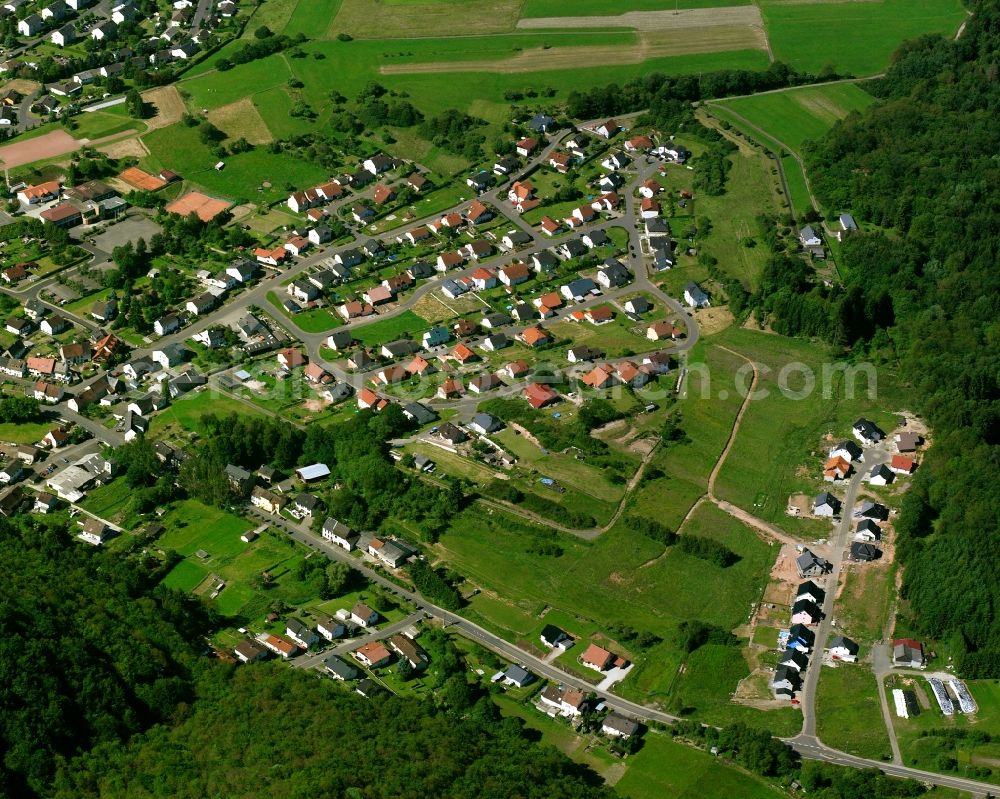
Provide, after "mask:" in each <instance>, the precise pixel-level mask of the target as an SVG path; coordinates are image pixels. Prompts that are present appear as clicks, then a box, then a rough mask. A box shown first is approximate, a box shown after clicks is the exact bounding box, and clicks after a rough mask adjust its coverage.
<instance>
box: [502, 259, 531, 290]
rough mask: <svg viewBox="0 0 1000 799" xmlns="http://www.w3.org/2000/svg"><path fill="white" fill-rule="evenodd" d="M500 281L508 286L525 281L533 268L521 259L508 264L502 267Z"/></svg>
mask: <svg viewBox="0 0 1000 799" xmlns="http://www.w3.org/2000/svg"><path fill="white" fill-rule="evenodd" d="M499 277H500V282H501V283H503V284H504V285H505V286H507V287H508V288H511V287H512V286H517V285H519V284H521V283H524V282H526V281H527V280H528V278H529V277H531V270H530V269H528V265H527V264H525V263H521V262H520V261H518V262H515V263H512V264H507V265H506V266H504V267H502V268H501V269H500V275H499Z"/></svg>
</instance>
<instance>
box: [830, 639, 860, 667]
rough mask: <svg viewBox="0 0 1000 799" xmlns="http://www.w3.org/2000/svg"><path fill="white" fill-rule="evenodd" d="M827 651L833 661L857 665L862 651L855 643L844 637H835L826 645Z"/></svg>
mask: <svg viewBox="0 0 1000 799" xmlns="http://www.w3.org/2000/svg"><path fill="white" fill-rule="evenodd" d="M826 651H827V653H828V654H829V655H830V659H831V660H842V661H844V662H846V663H855V662H857V659H858V652H860V651H861V647H859V646H858V645H857V644H856V643H855V642H854V641H852V640H851V639H850V638H847V637H845V636H843V635H835V636H834V637H833V638H831V639H830V641H829V643H827V645H826Z"/></svg>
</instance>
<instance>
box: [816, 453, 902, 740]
mask: <svg viewBox="0 0 1000 799" xmlns="http://www.w3.org/2000/svg"><path fill="white" fill-rule="evenodd" d="M889 457H890V456H889V453H888V452H887V450H886V449H885V446H884V445H880V446H877V447H871V448H868V449H866V450H865V452H864V461H863V463H862V464H855V472H854V474H853V475H852V476H851V479H850V482H849V483H848V485H847V494H846V496H845V497H844V504H843V507H842V508H841V517H840V522H839V524H838V527H837V532H836V534H835V535H834V536H833V538H832V539H831V541H830V557H829V560H830V565H831V570H830V573H829V574H828V575H827V577H826V581H825V583H824V585H823V588H824V590H825V591H826V598H825V599H824V600H823V608H822V610H823V618H822V620H821V621H820V623H819V625H818V626H817V627H816V641H815V644H814V646H813V650H812V652H813V653H812V657H811V659H810V665H809V668H808V669H806V677H805V680H804V682H803V685H802V690H801V691H800V692H799V701H800V703H801V707H802V733H801V736H802V737H804V738H809V739H811V738H815V737H816V689H817V686H818V684H819V679H820V676H821V674H822V670H821V668H820V667H821V661H822V655H823V651H824V650H825V649H826V642H827V639H828V638H829V636H830V631H831V630H832V629H833V621H834V613H833V606H834V600H835V599H836V596H837V584H838V582H839V580H840V570H841V568H842V567H843V565H844V551H845V550H846V549H847V548H848V547H849V546H850V543H851V524H852V522H853V517H852V512H853V510H854V503H855V502H856V501H857V498H858V491H859V490H860V489H861V483H862V480H863V479H864V476H865V474H866V473H867V472H869V471H870V470H871V468H872V467H873V466H875V465H877V464H879V463H886V462H888V460H889Z"/></svg>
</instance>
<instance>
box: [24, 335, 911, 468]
mask: <svg viewBox="0 0 1000 799" xmlns="http://www.w3.org/2000/svg"><path fill="white" fill-rule="evenodd" d="M43 324H44V323H43ZM916 468H917V464H916V461H914V460H913V459H912V458H907V457H906V456H905V455H893V456H892V460H890V461H889V470H890V471H891V472H892V473H893V474H913V472H914V470H915V469H916Z"/></svg>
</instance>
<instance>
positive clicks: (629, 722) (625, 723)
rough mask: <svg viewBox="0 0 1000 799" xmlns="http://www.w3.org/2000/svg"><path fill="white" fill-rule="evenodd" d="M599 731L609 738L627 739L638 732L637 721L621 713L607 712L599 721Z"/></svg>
mask: <svg viewBox="0 0 1000 799" xmlns="http://www.w3.org/2000/svg"><path fill="white" fill-rule="evenodd" d="M601 732H603V733H604V734H605V735H607V736H609V737H611V738H621V739H622V740H624V741H627V740H628V739H629V738H631V737H632V736H633V735H637V734H638V732H639V722H637V721H636V720H635V719H630V718H628V717H627V716H623V715H622V714H621V713H608V715H607V716H605V717H604V721H602V722H601Z"/></svg>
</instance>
